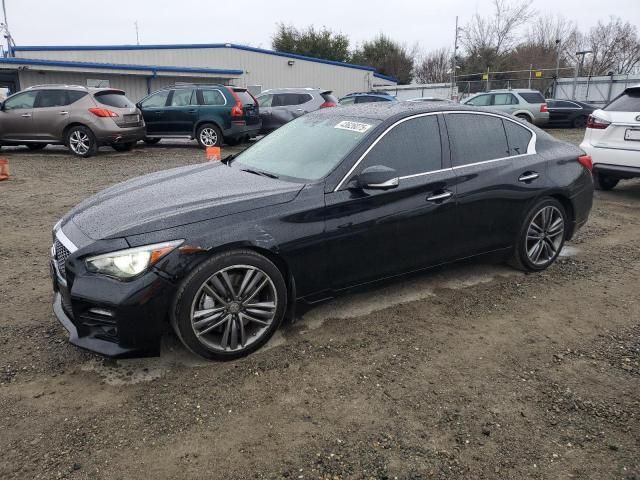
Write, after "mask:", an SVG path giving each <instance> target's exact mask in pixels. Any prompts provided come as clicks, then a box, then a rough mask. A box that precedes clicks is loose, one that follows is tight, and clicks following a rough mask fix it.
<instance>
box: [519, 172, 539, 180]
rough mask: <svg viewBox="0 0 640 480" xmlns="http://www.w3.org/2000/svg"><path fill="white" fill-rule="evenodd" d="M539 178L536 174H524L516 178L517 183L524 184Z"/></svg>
mask: <svg viewBox="0 0 640 480" xmlns="http://www.w3.org/2000/svg"><path fill="white" fill-rule="evenodd" d="M539 176H540V175H538V173H537V172H524V173H523V174H522V175H520V177H519V178H518V181H519V182H524V183H527V182H532V181H534V180H535V179H536V178H538V177H539Z"/></svg>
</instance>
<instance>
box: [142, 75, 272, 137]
mask: <svg viewBox="0 0 640 480" xmlns="http://www.w3.org/2000/svg"><path fill="white" fill-rule="evenodd" d="M137 105H138V108H140V110H141V111H142V115H143V117H144V121H145V123H146V125H147V132H146V137H145V139H144V141H145V142H147V143H149V144H153V143H158V142H159V141H160V139H162V138H191V139H194V138H195V139H196V140H198V143H199V144H200V145H201V146H202V147H204V148H206V147H217V146H220V145H222V143H223V142H224V143H226V144H228V145H236V144H238V143H240V142H241V141H242V140H246V139H249V138H253V137H255V136H256V135H258V133H259V132H260V128H261V126H262V121H261V120H260V112H259V109H258V102H257V101H256V99H255V98H254V97H253V95H251V93H249V92H248V91H247V89H246V88H240V87H233V86H226V85H195V84H180V85H175V86H172V87H167V88H163V89H162V90H158V91H157V92H154V93H152V94H150V95H148V96H147V97H145V98H143V99H142V100H141V101H140V102H138V104H137Z"/></svg>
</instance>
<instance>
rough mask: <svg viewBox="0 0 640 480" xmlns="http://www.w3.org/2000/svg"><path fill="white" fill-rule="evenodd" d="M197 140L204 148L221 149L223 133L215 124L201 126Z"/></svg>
mask: <svg viewBox="0 0 640 480" xmlns="http://www.w3.org/2000/svg"><path fill="white" fill-rule="evenodd" d="M196 139H197V140H198V143H199V144H200V146H201V147H202V148H207V147H219V146H221V145H222V132H220V129H219V128H218V127H217V126H215V125H214V124H213V123H205V124H204V125H200V127H199V128H198V132H197V133H196Z"/></svg>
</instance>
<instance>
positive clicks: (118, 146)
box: [111, 142, 135, 152]
mask: <svg viewBox="0 0 640 480" xmlns="http://www.w3.org/2000/svg"><path fill="white" fill-rule="evenodd" d="M134 145H135V142H126V143H114V144H112V145H111V148H113V149H114V150H115V151H116V152H128V151H129V150H131V149H132V148H133V146H134Z"/></svg>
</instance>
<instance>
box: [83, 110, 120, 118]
mask: <svg viewBox="0 0 640 480" xmlns="http://www.w3.org/2000/svg"><path fill="white" fill-rule="evenodd" d="M89 111H90V112H91V113H93V114H94V115H95V116H96V117H118V116H119V115H118V114H117V113H116V112H112V111H111V110H109V109H107V108H90V109H89Z"/></svg>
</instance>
